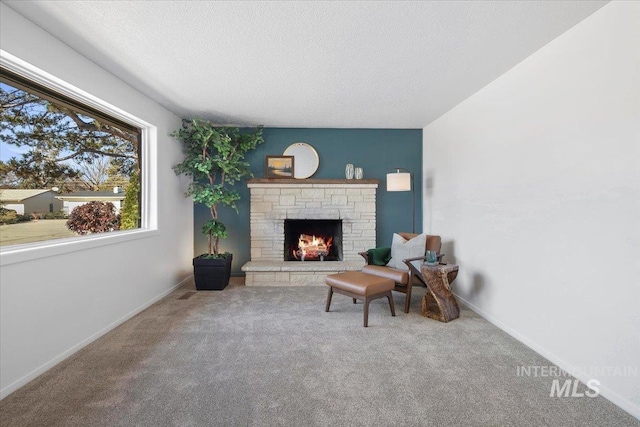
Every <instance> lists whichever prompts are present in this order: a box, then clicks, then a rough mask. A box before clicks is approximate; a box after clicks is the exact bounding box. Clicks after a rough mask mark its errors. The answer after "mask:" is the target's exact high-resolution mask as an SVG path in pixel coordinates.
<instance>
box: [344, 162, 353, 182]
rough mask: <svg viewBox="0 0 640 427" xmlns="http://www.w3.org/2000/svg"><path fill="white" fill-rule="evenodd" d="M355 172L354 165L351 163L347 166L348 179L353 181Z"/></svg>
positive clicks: (345, 173)
mask: <svg viewBox="0 0 640 427" xmlns="http://www.w3.org/2000/svg"><path fill="white" fill-rule="evenodd" d="M353 172H354V168H353V165H352V164H351V163H348V164H347V166H346V167H345V168H344V175H345V176H346V177H347V179H353Z"/></svg>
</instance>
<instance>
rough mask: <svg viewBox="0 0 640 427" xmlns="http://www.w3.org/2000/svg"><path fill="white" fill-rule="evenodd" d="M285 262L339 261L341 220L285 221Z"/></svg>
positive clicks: (340, 258)
mask: <svg viewBox="0 0 640 427" xmlns="http://www.w3.org/2000/svg"><path fill="white" fill-rule="evenodd" d="M284 260H285V261H341V260H342V220H339V219H335V220H334V219H285V220H284Z"/></svg>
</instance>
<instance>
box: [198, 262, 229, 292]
mask: <svg viewBox="0 0 640 427" xmlns="http://www.w3.org/2000/svg"><path fill="white" fill-rule="evenodd" d="M232 259H233V255H229V256H228V257H226V258H217V259H212V258H201V257H198V258H194V259H193V277H194V279H195V281H196V289H197V290H199V291H221V290H223V289H224V288H226V287H227V285H228V284H229V277H231V260H232Z"/></svg>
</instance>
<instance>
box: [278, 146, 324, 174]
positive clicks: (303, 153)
mask: <svg viewBox="0 0 640 427" xmlns="http://www.w3.org/2000/svg"><path fill="white" fill-rule="evenodd" d="M282 154H283V155H285V156H293V157H294V161H293V177H294V178H296V179H305V178H309V177H310V176H311V175H313V174H314V173H316V171H317V170H318V166H319V165H320V157H318V152H317V151H316V150H315V148H313V147H312V146H310V145H309V144H307V143H305V142H296V143H295V144H291V145H290V146H288V147H287V149H286V150H284V153H282Z"/></svg>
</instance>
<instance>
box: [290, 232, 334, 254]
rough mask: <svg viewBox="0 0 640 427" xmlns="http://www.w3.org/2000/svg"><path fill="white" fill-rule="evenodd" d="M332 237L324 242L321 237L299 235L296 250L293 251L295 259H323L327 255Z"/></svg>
mask: <svg viewBox="0 0 640 427" xmlns="http://www.w3.org/2000/svg"><path fill="white" fill-rule="evenodd" d="M332 241H333V237H329V238H328V239H327V240H326V241H325V240H324V238H323V237H316V236H312V235H309V234H301V235H300V238H299V239H298V250H296V251H294V254H293V255H294V257H295V258H296V259H301V260H302V261H304V260H305V259H310V258H320V259H323V258H324V257H325V256H327V255H329V249H330V248H331V242H332Z"/></svg>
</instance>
